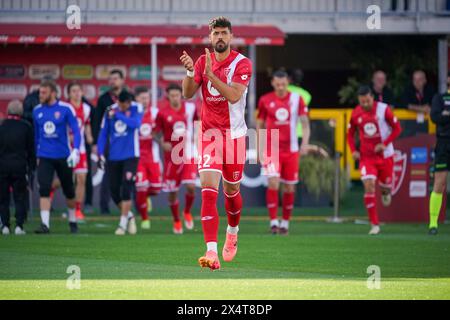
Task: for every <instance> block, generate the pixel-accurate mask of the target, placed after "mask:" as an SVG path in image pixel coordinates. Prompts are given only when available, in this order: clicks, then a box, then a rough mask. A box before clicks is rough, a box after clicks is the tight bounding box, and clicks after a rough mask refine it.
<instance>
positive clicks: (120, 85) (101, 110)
mask: <svg viewBox="0 0 450 320" xmlns="http://www.w3.org/2000/svg"><path fill="white" fill-rule="evenodd" d="M108 84H109V87H110V89H109V91H107V92H105V93H104V94H102V95H101V96H100V97H99V98H98V102H97V107H96V108H95V109H93V112H92V118H91V123H92V135H93V137H94V144H93V146H92V153H94V154H96V153H97V140H98V136H99V133H100V126H101V123H102V119H103V116H104V115H105V111H106V110H107V109H108V108H109V107H110V106H111V105H113V104H114V103H117V98H118V96H119V94H120V92H121V91H122V90H123V89H124V88H125V80H124V75H123V72H122V71H121V70H119V69H113V70H111V71H110V73H109V77H108ZM107 154H108V146H106V149H105V155H107ZM109 199H110V194H109V176H108V172H105V175H104V176H103V180H102V183H101V186H100V212H101V213H102V214H108V213H109Z"/></svg>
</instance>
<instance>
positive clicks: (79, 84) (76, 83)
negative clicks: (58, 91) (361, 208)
mask: <svg viewBox="0 0 450 320" xmlns="http://www.w3.org/2000/svg"><path fill="white" fill-rule="evenodd" d="M76 86H78V87H80V88H82V87H81V83H79V82H76V81H72V82H70V83H69V84H68V85H67V95H69V94H70V89H72V88H73V87H76Z"/></svg>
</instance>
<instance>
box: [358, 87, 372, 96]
mask: <svg viewBox="0 0 450 320" xmlns="http://www.w3.org/2000/svg"><path fill="white" fill-rule="evenodd" d="M368 94H370V95H371V96H373V92H372V89H371V88H370V87H369V86H366V85H364V86H360V87H359V88H358V96H367V95H368Z"/></svg>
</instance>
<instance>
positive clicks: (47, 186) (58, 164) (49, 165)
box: [37, 158, 75, 199]
mask: <svg viewBox="0 0 450 320" xmlns="http://www.w3.org/2000/svg"><path fill="white" fill-rule="evenodd" d="M55 172H56V174H57V176H58V178H59V181H60V182H61V187H62V190H63V193H64V196H65V197H66V198H67V199H74V198H75V187H74V182H73V171H72V168H70V167H69V166H68V165H67V162H66V159H48V158H40V159H39V165H38V169H37V174H38V182H39V194H40V196H41V197H43V198H48V197H49V196H50V190H51V188H52V182H53V176H54V175H55Z"/></svg>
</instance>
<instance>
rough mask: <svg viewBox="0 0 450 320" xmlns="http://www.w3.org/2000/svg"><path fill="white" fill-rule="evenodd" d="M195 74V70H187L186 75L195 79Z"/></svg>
mask: <svg viewBox="0 0 450 320" xmlns="http://www.w3.org/2000/svg"><path fill="white" fill-rule="evenodd" d="M194 74H195V72H194V70H192V71H190V70H187V71H186V75H187V76H188V77H189V78H193V77H194Z"/></svg>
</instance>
